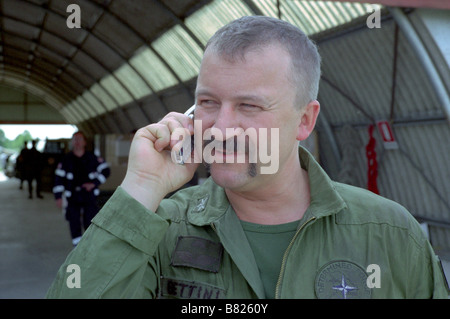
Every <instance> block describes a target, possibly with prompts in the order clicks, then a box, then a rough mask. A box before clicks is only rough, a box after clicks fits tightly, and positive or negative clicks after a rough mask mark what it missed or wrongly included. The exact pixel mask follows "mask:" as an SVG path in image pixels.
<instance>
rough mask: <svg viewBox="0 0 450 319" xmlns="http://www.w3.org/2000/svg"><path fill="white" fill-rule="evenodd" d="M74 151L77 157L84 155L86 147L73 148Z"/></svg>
mask: <svg viewBox="0 0 450 319" xmlns="http://www.w3.org/2000/svg"><path fill="white" fill-rule="evenodd" d="M72 152H73V154H74V155H75V156H76V157H82V156H83V155H84V153H85V150H84V149H73V150H72Z"/></svg>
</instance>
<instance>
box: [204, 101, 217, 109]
mask: <svg viewBox="0 0 450 319" xmlns="http://www.w3.org/2000/svg"><path fill="white" fill-rule="evenodd" d="M200 105H201V106H205V107H212V106H216V105H217V102H215V101H214V100H202V101H200Z"/></svg>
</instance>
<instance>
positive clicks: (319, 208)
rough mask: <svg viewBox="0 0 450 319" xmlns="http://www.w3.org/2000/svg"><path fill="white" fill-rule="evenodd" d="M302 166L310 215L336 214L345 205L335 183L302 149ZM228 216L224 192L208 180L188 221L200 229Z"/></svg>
mask: <svg viewBox="0 0 450 319" xmlns="http://www.w3.org/2000/svg"><path fill="white" fill-rule="evenodd" d="M299 155H300V163H301V166H302V168H304V169H305V170H306V171H307V172H308V176H309V184H310V195H311V201H310V206H309V208H308V211H307V213H308V215H313V216H314V217H316V218H320V217H323V216H328V215H332V214H336V213H338V212H339V211H341V210H342V209H344V208H345V207H346V204H345V202H344V200H343V199H342V197H341V196H340V195H339V193H338V192H337V191H336V189H335V186H334V183H333V181H332V180H331V179H330V178H329V176H328V175H327V174H326V173H325V171H324V170H323V169H322V168H321V167H320V165H319V164H318V163H317V161H316V160H315V159H314V157H313V156H312V155H311V154H310V153H309V152H308V151H307V150H306V149H304V148H303V147H301V146H300V147H299ZM225 213H234V210H233V208H232V207H231V205H230V202H229V201H228V198H227V196H226V194H225V190H224V189H223V188H222V187H220V186H218V185H217V184H216V183H214V181H213V179H212V178H211V177H210V178H208V179H207V180H206V181H205V182H204V183H203V184H202V185H201V186H200V187H198V189H197V190H196V191H195V192H194V193H193V196H192V199H191V201H190V205H189V210H188V214H187V216H188V220H189V222H190V223H191V224H194V225H197V226H205V225H210V224H211V223H213V222H215V221H217V220H219V219H220V218H221V217H223V216H224V215H225Z"/></svg>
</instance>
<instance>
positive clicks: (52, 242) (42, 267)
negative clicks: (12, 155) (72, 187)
mask: <svg viewBox="0 0 450 319" xmlns="http://www.w3.org/2000/svg"><path fill="white" fill-rule="evenodd" d="M24 186H27V184H26V183H24ZM43 196H44V199H38V198H34V199H28V190H27V187H24V189H23V190H19V180H18V179H15V178H14V179H6V178H5V176H4V175H3V173H2V172H0V299H4V298H11V299H16V298H17V299H23V298H27V299H28V298H44V297H45V294H46V292H47V289H48V288H49V286H50V284H51V282H52V281H53V279H54V278H55V275H56V272H57V270H58V269H59V266H60V265H61V264H62V263H63V262H64V260H65V258H66V256H67V254H68V253H69V252H70V250H71V249H72V243H71V238H70V234H69V226H68V223H67V222H66V220H65V219H64V217H63V215H62V213H61V210H60V209H58V208H57V207H56V205H55V202H54V200H53V195H52V194H51V193H43Z"/></svg>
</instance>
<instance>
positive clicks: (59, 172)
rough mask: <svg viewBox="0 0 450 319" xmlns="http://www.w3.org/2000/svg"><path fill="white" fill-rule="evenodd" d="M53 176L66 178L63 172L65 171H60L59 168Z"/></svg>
mask: <svg viewBox="0 0 450 319" xmlns="http://www.w3.org/2000/svg"><path fill="white" fill-rule="evenodd" d="M55 175H57V176H59V177H64V176H66V171H65V170H62V169H60V168H57V169H56V170H55Z"/></svg>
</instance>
